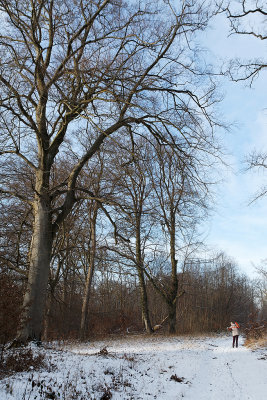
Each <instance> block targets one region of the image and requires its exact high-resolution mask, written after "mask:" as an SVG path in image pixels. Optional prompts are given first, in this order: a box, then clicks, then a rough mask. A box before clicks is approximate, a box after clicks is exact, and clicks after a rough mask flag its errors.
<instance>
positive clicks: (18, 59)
mask: <svg viewBox="0 0 267 400" xmlns="http://www.w3.org/2000/svg"><path fill="white" fill-rule="evenodd" d="M210 13H211V7H210V4H209V3H207V2H202V1H201V2H200V1H199V2H198V1H196V2H195V1H192V0H185V1H182V2H179V4H177V3H176V2H174V1H166V0H165V1H163V0H162V1H158V2H154V3H151V2H150V1H146V0H144V1H143V2H141V3H140V2H139V1H132V2H129V4H128V5H127V4H126V2H122V1H120V0H119V1H114V0H98V1H95V2H92V1H88V2H84V1H83V0H81V1H79V2H77V1H74V0H63V1H58V0H41V1H35V0H33V1H31V2H24V1H22V0H18V1H17V0H16V1H15V0H12V1H7V0H1V1H0V18H1V31H0V43H1V54H0V55H1V62H0V83H1V89H0V90H1V92H0V107H1V117H0V118H1V119H0V129H1V144H0V155H1V158H0V164H1V175H2V178H3V179H1V182H2V184H1V193H2V194H8V195H10V196H16V197H18V198H20V199H23V200H25V201H28V202H30V203H31V206H32V213H33V227H32V239H31V244H30V252H29V274H28V286H27V290H26V293H25V296H24V303H23V314H22V319H21V325H20V327H19V329H18V333H17V341H18V342H23V341H26V340H28V339H30V340H32V339H37V340H40V338H41V333H42V322H43V314H44V307H45V300H46V292H47V282H48V277H49V266H50V261H51V253H52V244H53V240H54V238H55V235H56V233H57V231H58V230H59V227H60V226H61V224H62V222H63V221H64V220H65V219H66V217H67V216H68V214H69V213H70V212H71V210H72V208H73V206H74V205H75V203H76V202H77V198H79V193H80V191H79V190H80V189H81V188H80V187H79V175H80V173H81V171H82V169H83V167H84V166H85V165H86V163H87V162H88V161H89V160H90V159H93V157H94V155H95V153H96V152H97V151H98V150H99V148H100V147H101V145H102V143H103V142H104V141H106V140H108V138H109V140H111V139H112V138H113V140H116V135H117V136H118V137H119V136H120V135H122V134H123V135H124V134H125V131H123V130H122V128H123V127H128V128H131V131H132V134H133V135H136V134H141V135H153V136H154V137H156V138H157V140H158V141H159V142H162V143H165V144H166V145H169V146H174V147H178V144H176V143H177V140H176V139H177V137H180V136H181V135H183V136H184V137H187V140H188V141H189V143H190V141H191V139H190V137H191V135H192V131H191V128H190V124H189V125H188V124H187V125H186V126H185V125H184V126H181V123H180V120H181V117H182V118H183V120H184V121H186V119H188V121H189V120H192V119H193V118H194V119H195V120H196V119H197V120H198V128H196V125H194V137H198V138H201V137H202V138H203V140H210V141H212V137H213V136H212V134H213V128H214V126H215V125H216V122H215V121H214V119H213V118H212V114H211V113H210V107H211V106H213V104H214V100H215V99H214V91H215V87H216V86H215V84H214V83H213V82H212V81H211V80H210V81H209V79H210V75H209V74H208V72H209V71H206V70H203V69H201V68H200V67H199V64H198V63H197V61H196V54H197V53H196V51H197V47H195V46H194V44H193V36H194V35H195V34H196V33H197V31H199V30H203V29H205V27H206V26H207V23H208V20H209V17H210ZM205 77H206V78H205ZM200 83H203V84H202V85H201V84H200ZM86 136H89V137H91V138H93V140H91V141H90V143H91V144H90V146H88V147H87V146H86V144H85V145H81V144H79V143H81V142H82V143H87V142H86ZM78 137H79V138H80V141H79V142H78V140H77V138H78ZM208 137H209V139H208ZM83 138H84V139H83ZM194 144H195V143H194ZM194 144H193V145H194ZM70 148H71V149H72V151H73V153H76V154H75V157H73V162H72V163H70V164H69V165H67V166H66V170H65V171H64V177H62V176H61V177H60V179H58V180H57V179H56V180H54V181H53V180H52V179H51V177H52V175H53V171H54V172H55V173H56V171H57V168H56V165H57V160H58V156H60V158H61V159H63V158H64V155H65V154H66V153H67V152H68V151H69V149H70ZM14 158H18V159H19V160H20V162H21V164H22V165H27V166H28V168H29V169H30V170H31V174H32V176H33V181H32V193H29V194H27V195H26V196H25V195H24V194H21V193H20V192H19V191H18V190H16V188H15V187H13V186H12V185H10V183H11V182H12V181H15V180H16V171H15V170H14V169H13V164H12V160H13V159H14ZM7 174H8V176H9V178H6V176H7ZM11 176H12V179H11ZM53 182H57V184H55V185H54V184H53Z"/></svg>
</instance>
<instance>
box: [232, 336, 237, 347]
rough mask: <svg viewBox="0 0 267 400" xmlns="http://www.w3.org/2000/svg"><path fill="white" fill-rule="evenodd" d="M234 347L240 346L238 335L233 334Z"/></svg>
mask: <svg viewBox="0 0 267 400" xmlns="http://www.w3.org/2000/svg"><path fill="white" fill-rule="evenodd" d="M233 347H238V335H235V336H233Z"/></svg>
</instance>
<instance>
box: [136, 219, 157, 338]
mask: <svg viewBox="0 0 267 400" xmlns="http://www.w3.org/2000/svg"><path fill="white" fill-rule="evenodd" d="M136 264H137V269H138V278H139V285H140V297H141V309H142V320H143V322H144V325H145V329H146V332H147V333H149V334H150V333H152V332H153V329H152V326H151V322H150V318H149V309H148V298H147V290H146V282H145V278H144V271H143V269H142V267H143V260H142V255H141V238H140V220H139V218H138V217H137V224H136Z"/></svg>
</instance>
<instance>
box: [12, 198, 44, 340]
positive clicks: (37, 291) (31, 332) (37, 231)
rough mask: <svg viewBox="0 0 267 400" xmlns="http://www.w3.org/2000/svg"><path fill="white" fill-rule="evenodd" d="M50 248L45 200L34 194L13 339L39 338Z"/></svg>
mask: <svg viewBox="0 0 267 400" xmlns="http://www.w3.org/2000/svg"><path fill="white" fill-rule="evenodd" d="M51 251H52V222H51V211H50V204H49V201H46V200H45V199H44V198H39V197H37V195H36V199H35V204H34V225H33V236H32V242H31V247H30V255H29V263H30V267H29V275H28V284H27V289H26V293H25V296H24V302H23V310H22V318H21V327H20V328H19V330H18V335H17V341H18V342H25V341H27V340H37V341H39V340H41V335H42V327H43V315H44V309H45V303H46V292H47V283H48V276H49V267H50V260H51Z"/></svg>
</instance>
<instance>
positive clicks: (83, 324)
mask: <svg viewBox="0 0 267 400" xmlns="http://www.w3.org/2000/svg"><path fill="white" fill-rule="evenodd" d="M97 211H98V206H97V204H95V206H94V210H93V216H92V218H91V221H90V225H91V226H90V228H91V234H90V257H89V267H88V271H87V276H86V282H85V288H84V296H83V304H82V315H81V326H80V337H81V339H84V338H85V336H86V329H87V322H88V307H89V301H90V294H91V286H92V280H93V274H94V269H95V252H96V219H97Z"/></svg>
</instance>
